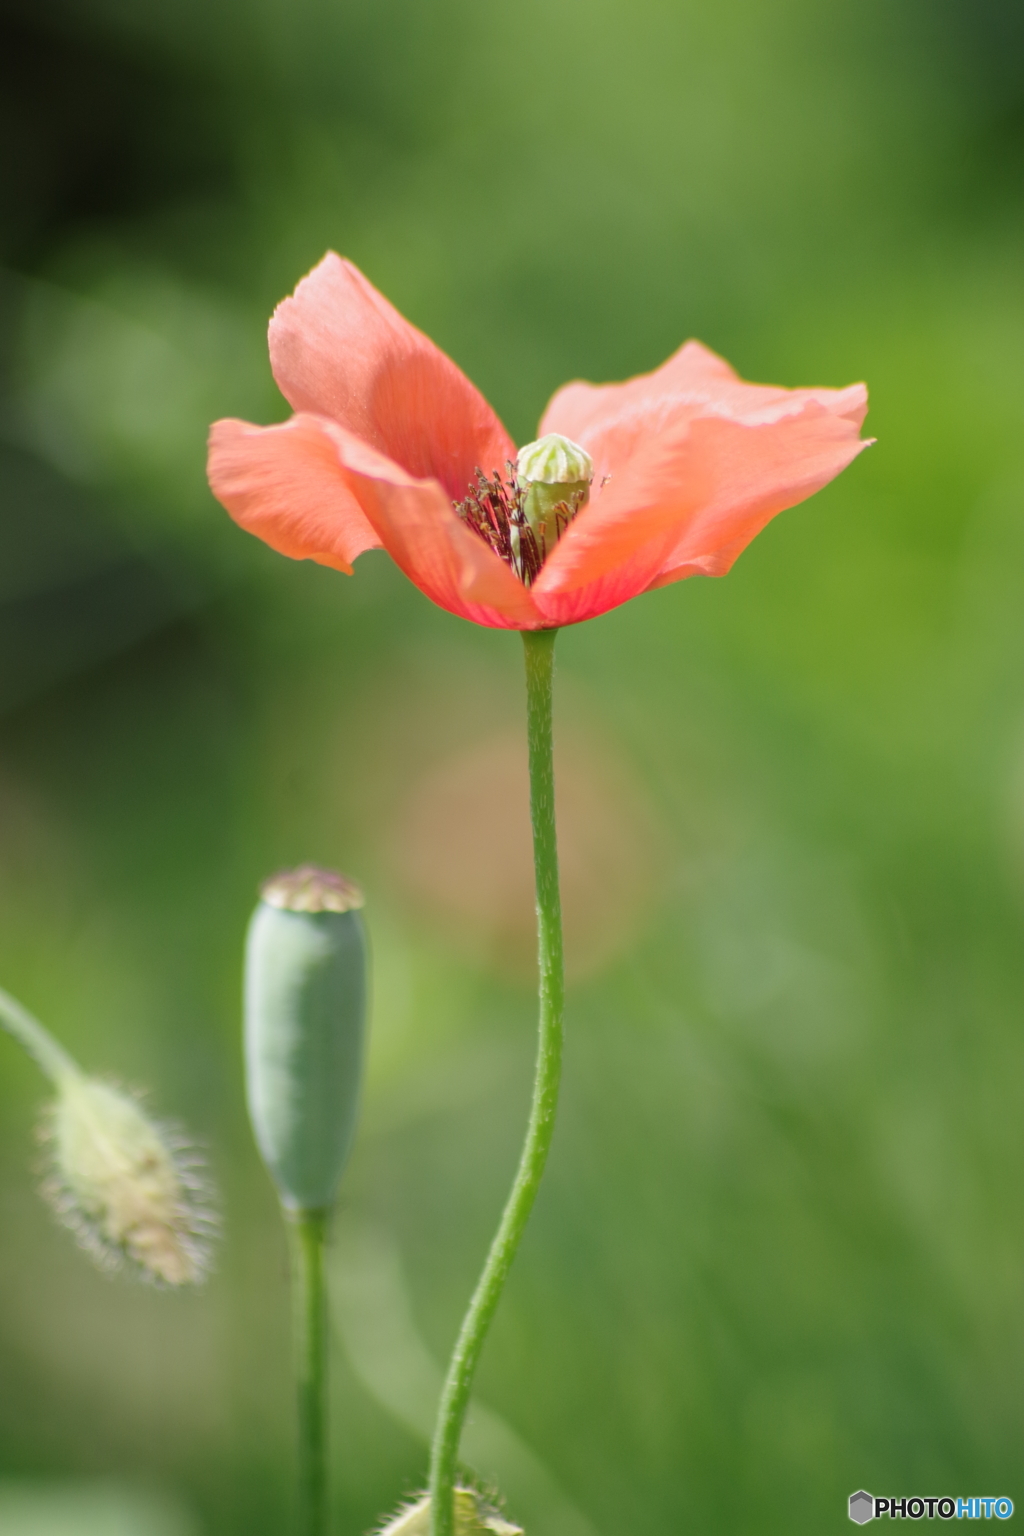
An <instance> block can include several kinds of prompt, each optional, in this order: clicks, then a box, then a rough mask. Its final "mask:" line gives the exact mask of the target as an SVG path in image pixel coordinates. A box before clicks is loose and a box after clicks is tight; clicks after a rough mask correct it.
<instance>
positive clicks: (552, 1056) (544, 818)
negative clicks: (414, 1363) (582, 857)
mask: <svg viewBox="0 0 1024 1536" xmlns="http://www.w3.org/2000/svg"><path fill="white" fill-rule="evenodd" d="M555 634H556V631H555V630H553V629H542V630H525V631H524V632H523V642H524V645H525V648H526V707H527V735H528V741H529V751H530V815H531V819H532V821H533V860H534V869H535V872H536V880H537V958H538V971H539V975H540V1019H539V1040H538V1045H537V1066H536V1072H535V1076H534V1084H533V1101H532V1103H531V1106H530V1121H529V1125H528V1127H527V1131H526V1140H525V1142H524V1144H523V1151H522V1155H521V1157H520V1160H519V1168H518V1171H517V1173H516V1177H515V1182H514V1184H513V1185H512V1192H511V1194H510V1195H509V1198H508V1203H507V1204H506V1206H505V1210H504V1212H503V1213H502V1217H501V1223H500V1225H499V1227H498V1231H497V1234H496V1235H495V1238H494V1241H493V1243H492V1244H491V1250H490V1252H489V1254H488V1255H487V1262H486V1263H485V1265H484V1268H483V1273H482V1274H481V1276H480V1279H479V1281H478V1282H477V1287H476V1290H475V1291H474V1292H473V1298H472V1300H471V1301H470V1304H469V1310H468V1311H467V1313H466V1316H465V1319H464V1321H463V1324H462V1328H461V1330H460V1332H459V1337H458V1339H457V1341H456V1344H455V1350H454V1353H453V1354H452V1359H451V1364H450V1365H449V1367H448V1375H447V1378H446V1380H445V1384H444V1389H443V1391H442V1393H441V1403H440V1407H439V1409H438V1415H437V1428H436V1429H435V1431H434V1442H433V1446H432V1449H431V1457H430V1510H431V1536H454V1533H455V1512H454V1488H455V1481H456V1476H457V1473H458V1466H459V1440H460V1438H461V1435H462V1425H463V1421H464V1420H465V1417H466V1410H467V1408H468V1407H469V1395H470V1391H471V1389H472V1385H473V1375H474V1372H475V1371H476V1368H477V1364H478V1362H479V1360H480V1354H481V1351H482V1349H483V1345H484V1339H485V1338H486V1336H487V1330H488V1328H489V1327H490V1324H491V1320H492V1318H493V1317H494V1313H495V1310H496V1308H497V1305H498V1302H499V1300H500V1298H501V1292H502V1288H503V1287H504V1284H505V1279H506V1276H507V1275H508V1272H509V1269H510V1268H511V1265H512V1260H513V1259H514V1258H515V1253H516V1249H517V1248H518V1246H519V1240H520V1238H521V1237H522V1235H523V1229H524V1228H525V1226H526V1223H527V1220H528V1218H529V1215H530V1211H531V1210H532V1208H533V1202H534V1200H535V1198H536V1195H537V1189H538V1187H539V1185H540V1181H541V1175H542V1174H543V1172H544V1164H545V1163H546V1162H547V1156H548V1150H549V1148H550V1146H551V1137H552V1133H553V1131H554V1127H555V1108H556V1105H557V1102H558V1084H559V1079H560V1077H561V1072H562V1011H563V993H564V983H563V962H562V904H561V897H560V895H559V889H558V845H557V841H556V837H555V774H554V764H553V760H552V737H551V693H552V679H553V674H554V661H555Z"/></svg>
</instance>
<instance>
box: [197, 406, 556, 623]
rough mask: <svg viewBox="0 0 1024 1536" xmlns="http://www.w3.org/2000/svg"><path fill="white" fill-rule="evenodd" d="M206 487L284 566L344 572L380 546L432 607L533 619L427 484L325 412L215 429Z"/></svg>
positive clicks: (514, 580)
mask: <svg viewBox="0 0 1024 1536" xmlns="http://www.w3.org/2000/svg"><path fill="white" fill-rule="evenodd" d="M210 442H211V446H210V465H209V476H210V484H211V486H212V487H213V490H214V494H215V495H216V496H217V498H218V500H220V501H221V502H222V503H223V505H224V506H225V507H227V509H228V511H229V512H230V513H231V515H232V517H233V518H234V519H235V521H236V522H237V523H240V524H241V525H242V527H243V528H247V529H248V530H249V532H251V533H255V534H256V535H257V536H258V537H259V538H261V539H263V540H264V541H265V542H266V543H267V544H270V545H271V547H272V548H273V549H276V550H279V551H280V552H281V553H282V554H286V555H291V557H292V558H293V559H297V560H302V559H308V560H316V561H318V562H319V563H320V564H322V565H332V566H334V567H335V569H338V570H345V571H349V572H351V561H352V560H353V559H354V558H355V556H356V555H357V554H359V553H360V552H361V551H362V550H363V549H372V548H380V547H383V548H385V549H386V550H387V551H388V553H389V554H390V555H391V557H392V559H393V560H394V561H395V564H396V565H398V566H400V567H401V569H402V570H403V571H404V572H405V574H406V575H407V576H408V577H409V578H410V580H411V581H413V582H415V584H416V585H417V586H418V587H419V588H420V589H421V591H423V592H425V593H426V595H427V596H428V597H429V598H431V599H432V600H433V601H434V602H435V603H437V604H438V605H439V606H440V607H442V608H446V609H447V610H448V611H449V612H450V613H456V614H458V615H459V616H460V617H462V618H466V619H472V620H473V622H474V623H477V624H487V625H490V626H492V627H495V628H499V629H530V628H535V627H536V626H537V625H539V624H540V623H541V622H542V619H541V616H540V614H539V613H538V611H537V609H536V607H535V606H534V604H533V601H532V600H531V598H530V594H529V593H528V591H527V590H526V588H525V587H524V586H523V584H522V582H521V581H520V580H519V579H518V577H517V576H515V575H514V574H513V572H512V571H510V570H509V568H508V566H507V565H505V564H504V563H503V561H501V560H499V558H498V556H497V555H496V554H495V553H494V552H493V550H491V549H489V548H488V546H487V545H486V544H485V543H484V542H483V540H482V539H480V538H478V537H477V536H476V534H474V533H471V532H470V530H469V529H468V528H467V527H466V526H465V524H464V523H462V522H461V521H460V519H459V517H458V516H457V514H456V513H455V511H454V509H453V507H452V505H451V502H450V501H449V499H448V497H447V496H446V495H445V493H444V491H443V490H442V488H441V487H440V486H439V485H438V484H437V482H436V480H417V479H415V478H414V477H413V476H412V475H409V474H407V473H406V471H405V470H404V469H403V468H402V467H401V466H400V465H398V464H395V463H393V462H392V461H391V460H390V459H388V458H386V457H385V455H384V454H381V453H378V452H377V451H376V450H375V449H373V448H371V447H370V446H369V444H367V443H366V442H364V441H363V440H362V439H361V438H359V437H356V436H355V435H354V434H353V433H351V432H346V431H345V429H344V428H343V427H340V426H338V424H337V422H335V421H331V420H328V418H326V417H324V416H314V415H310V414H301V415H297V416H293V417H292V418H291V420H290V421H287V422H284V423H282V424H281V425H280V426H275V427H252V426H249V425H248V424H247V423H246V422H238V421H221V422H217V424H216V425H215V427H214V428H213V431H212V432H211V434H210Z"/></svg>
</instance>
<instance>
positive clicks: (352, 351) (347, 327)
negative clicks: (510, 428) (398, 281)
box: [269, 251, 515, 501]
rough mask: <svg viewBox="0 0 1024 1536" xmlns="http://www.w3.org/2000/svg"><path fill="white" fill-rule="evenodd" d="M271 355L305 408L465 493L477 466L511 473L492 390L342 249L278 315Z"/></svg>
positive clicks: (289, 392)
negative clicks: (484, 390)
mask: <svg viewBox="0 0 1024 1536" xmlns="http://www.w3.org/2000/svg"><path fill="white" fill-rule="evenodd" d="M269 335H270V362H271V367H272V368H273V370H274V378H275V379H276V380H277V383H278V387H279V388H280V390H281V392H282V394H283V395H284V396H285V398H286V399H287V400H288V402H289V404H290V405H291V407H292V409H293V410H295V411H308V412H313V413H315V414H317V415H320V416H330V417H331V418H332V419H333V420H334V421H336V422H338V423H339V424H340V425H341V426H342V427H344V428H346V430H347V431H349V432H353V433H355V435H356V436H357V437H361V438H363V439H364V440H365V441H366V442H368V443H370V444H371V446H372V447H374V448H376V449H377V450H378V451H379V452H381V453H384V454H386V455H387V456H388V458H390V459H393V460H394V462H395V463H396V464H400V465H401V466H402V468H403V469H405V470H407V471H408V473H409V474H410V475H413V476H415V477H416V478H417V479H428V478H433V479H435V480H439V481H440V482H441V484H442V485H443V486H444V488H445V490H446V491H447V493H448V496H449V498H450V499H451V500H453V501H460V500H461V499H462V497H463V496H465V494H466V491H467V489H468V487H469V486H470V485H471V484H472V483H473V481H474V479H475V476H476V470H477V468H480V469H482V470H484V471H485V473H488V474H493V473H494V472H495V471H497V472H499V473H503V472H504V469H505V463H506V460H508V459H510V458H514V457H515V449H514V447H513V445H512V440H511V438H510V437H509V435H508V433H507V432H506V431H505V429H504V427H503V426H502V424H501V422H500V421H499V420H498V418H497V416H496V415H495V413H494V411H493V410H492V409H491V407H490V406H489V405H488V403H487V401H486V400H485V399H484V397H483V395H482V394H481V393H480V391H479V390H478V389H476V388H475V386H474V385H473V384H471V383H470V381H469V380H468V379H467V378H466V376H465V374H464V373H462V372H461V371H460V370H459V369H458V368H457V367H456V366H455V364H454V363H453V362H452V361H451V359H450V358H449V357H446V356H445V354H444V353H443V352H442V351H441V350H440V348H439V347H436V346H435V345H434V343H433V342H432V341H431V340H430V339H429V337H427V336H424V335H423V333H422V331H418V330H417V329H416V327H415V326H414V325H411V324H410V323H409V321H408V320H406V319H405V318H404V317H403V316H402V315H400V314H399V312H398V310H397V309H395V308H394V306H393V305H391V304H389V303H388V301H387V299H385V298H384V296H383V294H381V293H378V291H377V289H376V288H374V286H373V284H372V283H371V282H369V281H368V280H367V279H366V278H365V277H364V276H363V274H362V273H361V272H360V271H359V269H358V267H355V266H353V264H352V263H351V262H350V261H344V260H343V259H342V258H341V257H340V256H337V255H335V253H334V252H333V251H330V252H328V254H327V255H326V256H325V257H324V259H323V261H321V262H320V264H319V265H318V266H316V267H314V268H313V270H312V272H310V273H309V275H308V277H304V278H303V279H302V281H301V282H300V283H299V285H298V287H297V288H296V290H295V293H294V294H293V295H292V297H291V298H289V299H285V300H284V302H283V303H281V304H279V305H278V307H277V309H276V310H275V311H274V316H273V319H272V320H271V322H270V333H269Z"/></svg>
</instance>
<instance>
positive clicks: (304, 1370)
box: [285, 1210, 328, 1536]
mask: <svg viewBox="0 0 1024 1536" xmlns="http://www.w3.org/2000/svg"><path fill="white" fill-rule="evenodd" d="M285 1214H286V1217H287V1220H288V1228H289V1233H290V1236H291V1250H292V1287H293V1305H294V1309H295V1381H296V1388H297V1392H298V1409H299V1499H300V1513H299V1530H300V1532H301V1536H326V1531H327V1297H326V1291H325V1288H324V1245H325V1242H326V1238H327V1216H328V1213H327V1211H321V1210H312V1211H307V1210H300V1211H286V1213H285Z"/></svg>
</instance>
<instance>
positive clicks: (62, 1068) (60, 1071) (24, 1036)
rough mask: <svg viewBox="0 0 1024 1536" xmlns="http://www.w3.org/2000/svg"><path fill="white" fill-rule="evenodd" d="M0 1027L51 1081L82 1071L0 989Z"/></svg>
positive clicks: (32, 1019) (46, 1033) (36, 1023)
mask: <svg viewBox="0 0 1024 1536" xmlns="http://www.w3.org/2000/svg"><path fill="white" fill-rule="evenodd" d="M0 1028H2V1029H5V1030H6V1031H7V1033H8V1034H9V1035H11V1036H12V1038H13V1039H15V1040H17V1042H18V1044H19V1045H20V1046H22V1047H23V1048H24V1049H25V1050H26V1051H27V1052H28V1054H29V1055H30V1056H31V1057H32V1060H33V1061H34V1062H35V1063H36V1065H37V1066H38V1067H41V1068H42V1070H43V1071H44V1072H45V1073H46V1076H47V1077H48V1078H49V1079H50V1081H51V1082H52V1083H53V1084H54V1085H59V1084H60V1083H61V1081H62V1080H63V1079H65V1078H68V1077H79V1076H80V1075H81V1073H80V1069H79V1067H78V1064H77V1063H76V1062H75V1061H74V1059H73V1058H72V1057H71V1056H69V1055H68V1053H67V1051H66V1050H65V1049H64V1047H63V1046H62V1045H58V1044H57V1042H56V1040H55V1039H54V1038H53V1036H52V1035H51V1034H50V1032H49V1030H48V1029H44V1028H43V1026H42V1025H41V1024H40V1022H39V1020H38V1019H36V1018H33V1016H32V1014H30V1013H29V1011H28V1009H27V1008H23V1007H22V1006H21V1004H20V1003H19V1002H17V1001H16V1000H15V999H14V998H13V997H11V995H10V993H8V992H4V991H2V990H0Z"/></svg>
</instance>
